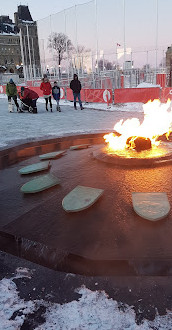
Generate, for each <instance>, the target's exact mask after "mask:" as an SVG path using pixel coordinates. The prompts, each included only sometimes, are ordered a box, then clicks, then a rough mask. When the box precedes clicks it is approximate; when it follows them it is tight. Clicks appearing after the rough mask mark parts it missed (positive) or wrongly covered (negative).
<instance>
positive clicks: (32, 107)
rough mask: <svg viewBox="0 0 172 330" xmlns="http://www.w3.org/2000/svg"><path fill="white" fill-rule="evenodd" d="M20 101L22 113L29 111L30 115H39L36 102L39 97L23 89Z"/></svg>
mask: <svg viewBox="0 0 172 330" xmlns="http://www.w3.org/2000/svg"><path fill="white" fill-rule="evenodd" d="M18 96H19V99H20V103H21V106H20V112H25V111H28V112H30V113H37V106H36V101H37V99H38V98H39V95H38V94H37V93H36V92H34V91H32V90H30V89H29V88H26V87H23V86H22V87H21V93H19V95H18Z"/></svg>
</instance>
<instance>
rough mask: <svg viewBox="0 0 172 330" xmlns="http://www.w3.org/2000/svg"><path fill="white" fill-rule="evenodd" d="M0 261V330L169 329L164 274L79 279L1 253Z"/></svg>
mask: <svg viewBox="0 0 172 330" xmlns="http://www.w3.org/2000/svg"><path fill="white" fill-rule="evenodd" d="M0 264H1V273H0V279H1V280H0V317H1V321H0V330H19V329H23V330H24V329H25V330H33V329H35V330H83V329H86V330H125V329H126V330H148V329H152V330H153V329H154V330H164V329H166V330H171V329H172V313H171V312H170V311H166V309H168V308H169V306H171V298H170V297H171V293H172V292H171V279H170V277H168V278H164V277H162V278H161V277H157V278H156V277H155V278H154V277H150V278H149V277H134V278H133V277H125V276H123V277H122V278H119V277H107V278H103V277H84V276H81V275H74V274H65V273H60V272H56V271H53V270H51V269H47V268H44V267H42V266H39V265H36V264H33V263H30V262H28V261H25V260H22V259H19V258H17V257H13V256H10V255H7V254H5V253H3V252H2V253H0ZM4 273H6V274H7V273H8V275H6V276H4ZM127 302H130V304H129V303H127ZM144 315H147V317H146V318H144Z"/></svg>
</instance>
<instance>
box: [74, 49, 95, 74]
mask: <svg viewBox="0 0 172 330" xmlns="http://www.w3.org/2000/svg"><path fill="white" fill-rule="evenodd" d="M90 51H91V50H90V49H88V48H86V47H85V46H83V45H78V46H77V47H76V48H73V53H74V55H75V56H76V57H77V62H78V65H77V69H78V70H79V69H80V70H81V69H82V67H83V59H84V57H87V56H88V54H89V53H90ZM75 67H76V65H75Z"/></svg>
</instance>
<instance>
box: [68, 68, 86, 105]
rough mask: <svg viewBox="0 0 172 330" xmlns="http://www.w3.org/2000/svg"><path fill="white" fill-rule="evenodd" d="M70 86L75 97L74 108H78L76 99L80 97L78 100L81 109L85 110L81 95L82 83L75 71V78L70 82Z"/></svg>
mask: <svg viewBox="0 0 172 330" xmlns="http://www.w3.org/2000/svg"><path fill="white" fill-rule="evenodd" d="M70 88H71V89H72V91H73V97H74V108H75V110H76V109H77V107H76V99H77V98H78V102H79V105H80V108H81V110H83V109H84V108H83V106H82V102H81V97H80V91H81V88H82V87H81V83H80V81H79V80H78V75H77V74H76V73H75V74H74V76H73V80H72V81H71V82H70Z"/></svg>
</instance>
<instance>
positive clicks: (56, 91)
mask: <svg viewBox="0 0 172 330" xmlns="http://www.w3.org/2000/svg"><path fill="white" fill-rule="evenodd" d="M52 95H53V98H54V100H55V101H56V102H57V111H59V112H61V109H60V106H59V101H60V87H59V86H58V84H57V81H55V82H54V86H53V88H52Z"/></svg>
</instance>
